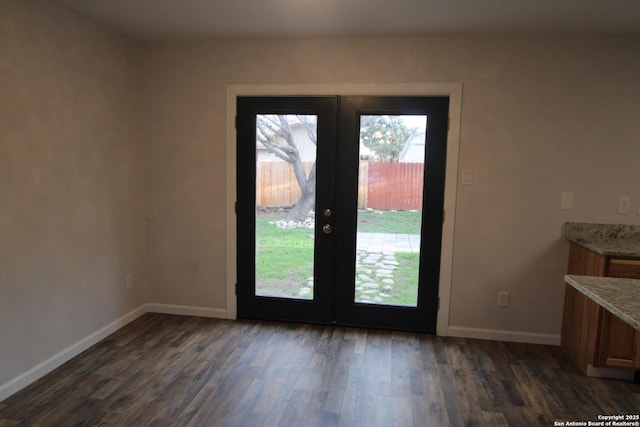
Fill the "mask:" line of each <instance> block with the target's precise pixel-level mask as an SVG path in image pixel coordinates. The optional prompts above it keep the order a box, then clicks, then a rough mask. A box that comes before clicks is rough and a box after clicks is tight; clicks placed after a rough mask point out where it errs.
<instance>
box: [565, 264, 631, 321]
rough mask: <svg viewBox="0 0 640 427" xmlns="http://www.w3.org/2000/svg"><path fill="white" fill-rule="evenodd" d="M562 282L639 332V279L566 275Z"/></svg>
mask: <svg viewBox="0 0 640 427" xmlns="http://www.w3.org/2000/svg"><path fill="white" fill-rule="evenodd" d="M564 281H565V283H568V284H569V285H571V286H573V287H574V288H576V289H577V290H578V291H580V292H582V293H583V294H585V295H586V296H588V297H589V298H591V299H592V300H593V301H595V302H596V303H597V304H598V305H600V306H602V307H604V308H605V309H607V310H609V311H610V312H611V313H613V314H614V315H616V316H617V317H619V318H620V319H621V320H622V321H624V322H625V323H627V324H629V325H631V326H632V327H633V328H634V329H635V330H636V331H640V279H619V278H616V277H595V276H577V275H572V274H571V275H569V274H568V275H566V276H564Z"/></svg>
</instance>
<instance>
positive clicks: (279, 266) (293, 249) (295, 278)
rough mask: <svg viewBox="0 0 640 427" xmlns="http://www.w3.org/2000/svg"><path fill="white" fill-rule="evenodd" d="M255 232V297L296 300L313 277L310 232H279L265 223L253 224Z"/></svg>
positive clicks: (259, 221) (273, 226)
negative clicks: (280, 297) (301, 289)
mask: <svg viewBox="0 0 640 427" xmlns="http://www.w3.org/2000/svg"><path fill="white" fill-rule="evenodd" d="M256 230H257V232H256V293H257V294H258V295H263V296H283V297H290V298H299V291H300V288H301V287H302V286H304V285H305V284H306V283H307V280H308V279H309V278H310V277H312V276H313V253H314V251H313V230H311V229H308V228H293V229H283V228H279V227H277V226H276V225H274V224H269V220H268V219H259V220H257V221H256ZM308 297H309V298H313V294H310V295H309V296H308Z"/></svg>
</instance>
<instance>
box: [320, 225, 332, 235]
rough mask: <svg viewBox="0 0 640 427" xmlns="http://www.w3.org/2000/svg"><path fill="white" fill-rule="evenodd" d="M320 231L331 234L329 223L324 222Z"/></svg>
mask: <svg viewBox="0 0 640 427" xmlns="http://www.w3.org/2000/svg"><path fill="white" fill-rule="evenodd" d="M322 231H323V232H324V234H331V224H325V225H324V226H323V227H322Z"/></svg>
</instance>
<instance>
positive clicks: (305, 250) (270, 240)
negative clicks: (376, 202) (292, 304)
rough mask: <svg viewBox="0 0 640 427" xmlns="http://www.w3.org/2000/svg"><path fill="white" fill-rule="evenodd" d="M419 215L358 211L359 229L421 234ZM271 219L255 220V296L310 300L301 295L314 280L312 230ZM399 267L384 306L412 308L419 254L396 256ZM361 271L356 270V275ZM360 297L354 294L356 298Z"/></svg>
mask: <svg viewBox="0 0 640 427" xmlns="http://www.w3.org/2000/svg"><path fill="white" fill-rule="evenodd" d="M420 218H421V212H416V211H405V212H401V211H371V210H367V211H360V212H359V214H358V221H359V226H358V230H359V231H363V232H378V233H383V232H384V233H407V234H419V233H420ZM273 220H274V219H273V217H271V218H258V219H257V221H256V252H257V254H256V255H257V256H256V293H257V294H258V295H263V296H280V297H290V298H313V293H308V294H303V295H300V290H301V289H302V288H305V287H307V288H308V286H307V282H308V280H309V278H311V277H313V254H314V248H313V243H314V240H313V230H312V229H308V228H294V229H282V228H279V227H277V226H276V225H275V224H273V223H272V224H270V222H273ZM395 256H396V260H397V261H398V263H399V264H400V265H399V266H398V268H397V270H396V271H395V272H394V277H393V280H394V282H395V283H394V285H393V289H392V291H390V292H387V294H388V295H389V298H387V299H385V301H384V303H385V304H391V305H411V306H415V304H416V299H417V290H416V288H417V280H418V263H419V254H416V253H402V252H399V253H396V254H395ZM362 273H363V270H362V269H359V270H358V271H356V275H358V274H362ZM358 298H359V296H358V295H356V299H358Z"/></svg>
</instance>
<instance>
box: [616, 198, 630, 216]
mask: <svg viewBox="0 0 640 427" xmlns="http://www.w3.org/2000/svg"><path fill="white" fill-rule="evenodd" d="M630 208H631V197H620V198H619V199H618V213H619V214H628V213H629V209H630Z"/></svg>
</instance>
